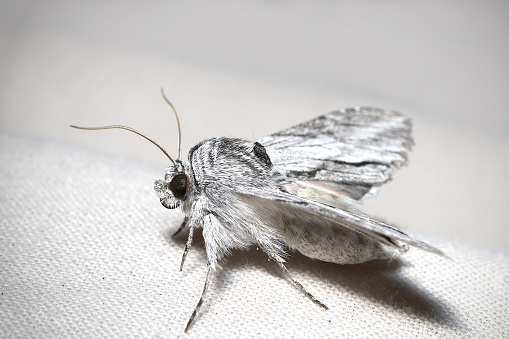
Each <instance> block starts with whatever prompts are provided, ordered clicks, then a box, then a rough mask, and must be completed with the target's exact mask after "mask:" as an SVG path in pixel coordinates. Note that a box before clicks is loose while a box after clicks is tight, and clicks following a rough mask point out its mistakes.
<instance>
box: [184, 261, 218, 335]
mask: <svg viewBox="0 0 509 339" xmlns="http://www.w3.org/2000/svg"><path fill="white" fill-rule="evenodd" d="M211 273H212V267H211V266H210V264H209V263H207V277H206V278H205V285H204V286H203V292H201V297H200V301H198V304H197V305H196V307H195V308H194V311H193V314H191V317H190V318H189V321H188V322H187V326H186V329H185V330H184V332H187V330H188V329H189V328H190V327H191V325H193V323H194V318H196V314H198V312H199V311H200V307H201V305H202V304H203V300H204V299H205V295H206V294H207V290H208V289H209V282H210V276H211Z"/></svg>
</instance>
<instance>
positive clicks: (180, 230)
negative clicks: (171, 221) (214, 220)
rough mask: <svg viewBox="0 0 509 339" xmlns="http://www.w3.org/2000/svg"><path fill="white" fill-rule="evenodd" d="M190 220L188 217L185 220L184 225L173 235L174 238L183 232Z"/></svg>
mask: <svg viewBox="0 0 509 339" xmlns="http://www.w3.org/2000/svg"><path fill="white" fill-rule="evenodd" d="M188 220H189V218H188V217H187V216H186V217H185V218H184V221H183V222H182V225H180V227H179V229H178V230H177V231H176V232H175V233H173V235H172V237H174V236H176V235H177V234H179V233H180V232H182V230H183V229H184V227H186V224H187V221H188Z"/></svg>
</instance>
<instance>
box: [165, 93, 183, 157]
mask: <svg viewBox="0 0 509 339" xmlns="http://www.w3.org/2000/svg"><path fill="white" fill-rule="evenodd" d="M161 94H162V96H163V99H164V101H166V102H167V103H168V105H170V107H171V109H172V110H173V113H175V119H177V128H178V131H179V153H178V154H179V157H178V158H179V159H181V158H182V147H181V146H182V134H181V133H180V121H179V116H178V114H177V110H176V109H175V107H174V106H173V104H172V103H171V102H170V100H168V98H167V97H166V95H165V94H164V89H163V88H162V87H161Z"/></svg>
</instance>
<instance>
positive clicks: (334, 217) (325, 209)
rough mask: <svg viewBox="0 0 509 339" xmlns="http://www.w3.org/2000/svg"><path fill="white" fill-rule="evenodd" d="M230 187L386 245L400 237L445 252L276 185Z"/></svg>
mask: <svg viewBox="0 0 509 339" xmlns="http://www.w3.org/2000/svg"><path fill="white" fill-rule="evenodd" d="M232 190H234V191H235V192H237V193H238V194H243V195H247V196H255V197H258V198H263V199H267V200H272V201H274V202H278V203H282V204H285V205H286V206H291V207H293V208H298V209H301V210H304V211H306V212H308V213H311V214H313V215H315V216H316V217H317V218H326V219H328V220H329V221H331V222H332V223H335V224H338V225H340V226H342V227H346V228H349V229H351V230H353V231H356V232H358V233H361V234H363V235H366V236H369V237H371V238H374V239H376V240H378V241H380V242H381V243H383V244H385V245H387V246H390V247H399V246H398V244H397V243H396V241H401V242H403V243H406V244H409V245H413V246H416V247H418V248H421V249H423V250H425V251H428V252H431V253H435V254H438V255H442V256H445V255H444V253H443V252H442V251H441V250H439V249H437V248H435V247H433V246H431V245H429V244H427V243H425V242H423V241H420V240H417V239H414V238H412V237H410V236H409V235H407V234H405V233H404V232H402V231H401V230H399V229H398V228H397V227H395V226H391V225H388V224H385V223H383V222H380V221H377V220H374V219H371V218H370V217H368V216H366V215H363V214H360V213H358V212H355V211H350V210H346V209H341V208H335V207H331V206H328V205H325V204H322V203H319V202H316V201H313V200H310V199H305V198H302V197H299V196H295V195H293V194H290V193H287V192H284V191H281V190H279V189H276V188H269V187H264V188H257V187H247V186H240V185H239V186H235V187H232Z"/></svg>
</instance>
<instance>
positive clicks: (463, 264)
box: [0, 132, 509, 338]
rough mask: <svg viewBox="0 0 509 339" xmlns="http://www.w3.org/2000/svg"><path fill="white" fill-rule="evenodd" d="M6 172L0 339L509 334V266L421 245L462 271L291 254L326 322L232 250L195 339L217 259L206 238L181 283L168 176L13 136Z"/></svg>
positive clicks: (426, 261)
mask: <svg viewBox="0 0 509 339" xmlns="http://www.w3.org/2000/svg"><path fill="white" fill-rule="evenodd" d="M0 171H1V173H0V193H1V194H0V199H1V201H0V215H1V221H0V272H1V273H0V291H1V295H0V337H2V338H9V337H39V338H43V337H62V338H72V337H89V338H93V337H164V338H171V337H215V338H222V337H225V338H226V337H228V338H232V337H245V338H247V337H249V338H253V337H272V338H278V337H279V338H282V337H285V338H286V337H288V338H289V337H297V338H298V337H316V336H320V337H365V338H366V337H389V338H402V337H462V338H464V337H484V338H485V337H497V338H501V337H507V336H509V331H508V328H509V325H508V323H509V310H508V305H509V296H508V293H507V291H509V256H508V255H507V254H506V253H496V252H490V251H487V250H481V249H476V248H471V247H469V246H465V245H462V244H457V243H451V242H448V241H446V240H442V239H433V238H429V237H426V236H422V235H421V238H424V239H425V240H427V241H429V242H430V243H432V244H434V245H435V246H437V247H439V248H442V249H443V250H444V251H445V252H446V253H447V254H448V255H449V256H450V258H451V259H447V258H442V257H438V256H436V255H432V254H429V253H425V252H423V251H420V250H418V249H411V250H410V251H409V252H407V253H406V254H404V255H403V256H402V257H401V258H400V259H398V260H395V261H392V262H390V263H388V262H385V261H380V262H371V263H367V264H362V265H350V266H349V265H346V266H340V265H334V264H329V263H323V262H319V261H314V260H311V259H308V258H306V257H304V256H302V255H300V254H298V253H294V254H293V255H292V257H291V258H290V259H289V262H288V268H289V270H290V271H291V272H292V273H293V274H294V275H295V277H296V278H297V279H298V280H299V281H300V282H301V283H302V284H303V285H304V286H306V287H307V288H308V290H309V291H310V292H311V293H313V294H314V295H315V296H316V297H317V298H319V299H320V300H321V301H323V302H324V303H326V304H327V305H328V306H329V308H330V309H329V310H328V311H325V310H323V309H321V308H320V307H318V306H316V305H315V304H313V303H312V302H311V301H310V300H309V299H307V298H306V297H305V296H304V295H302V293H300V292H299V291H298V290H297V289H296V288H294V287H293V286H292V285H291V284H290V283H289V282H288V281H286V280H285V279H284V276H283V275H282V274H281V272H280V271H279V269H278V267H277V266H276V265H275V264H274V263H272V262H269V261H267V258H266V256H264V255H263V253H261V251H257V250H256V249H255V248H253V249H251V250H250V251H235V252H234V253H233V255H232V256H231V257H229V258H228V259H227V261H226V262H225V263H224V264H223V265H222V266H223V270H222V271H218V272H216V273H215V274H214V276H213V282H212V284H211V288H210V293H209V295H208V298H207V299H206V301H205V303H204V306H203V309H202V313H201V315H199V316H198V318H197V321H196V323H195V325H194V326H193V327H192V328H191V330H190V331H189V332H188V333H187V334H184V333H183V330H184V327H185V325H186V322H187V320H188V318H189V316H190V314H191V312H192V311H193V309H194V307H195V305H196V303H197V301H198V299H199V296H200V294H201V290H202V287H203V282H204V279H205V273H206V255H205V249H204V247H203V240H202V237H201V232H198V234H197V235H196V236H195V242H194V245H193V248H192V249H191V251H190V253H189V255H188V258H187V261H186V264H185V266H184V270H183V272H179V270H178V268H179V264H180V260H181V256H182V251H183V248H184V244H185V241H186V234H181V235H179V236H177V237H175V238H172V237H171V234H172V233H173V232H174V231H175V230H176V229H177V228H178V226H179V225H180V222H181V220H182V215H181V214H180V213H179V212H176V211H169V210H166V209H164V208H163V207H162V206H161V205H160V204H159V201H158V199H157V197H156V196H155V194H154V192H153V189H152V186H153V180H154V179H158V178H160V177H161V176H162V175H163V173H164V169H162V168H155V167H154V166H152V167H151V166H150V165H147V164H144V163H140V162H137V161H133V160H131V159H126V158H119V157H115V156H111V155H109V154H105V153H101V152H99V151H97V150H90V149H84V148H79V147H74V146H69V145H64V144H61V143H59V142H55V141H51V140H44V139H38V138H34V137H29V136H24V135H16V134H13V133H10V132H3V133H2V134H1V140H0ZM407 231H409V233H412V232H411V230H407ZM183 233H185V232H183Z"/></svg>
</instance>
